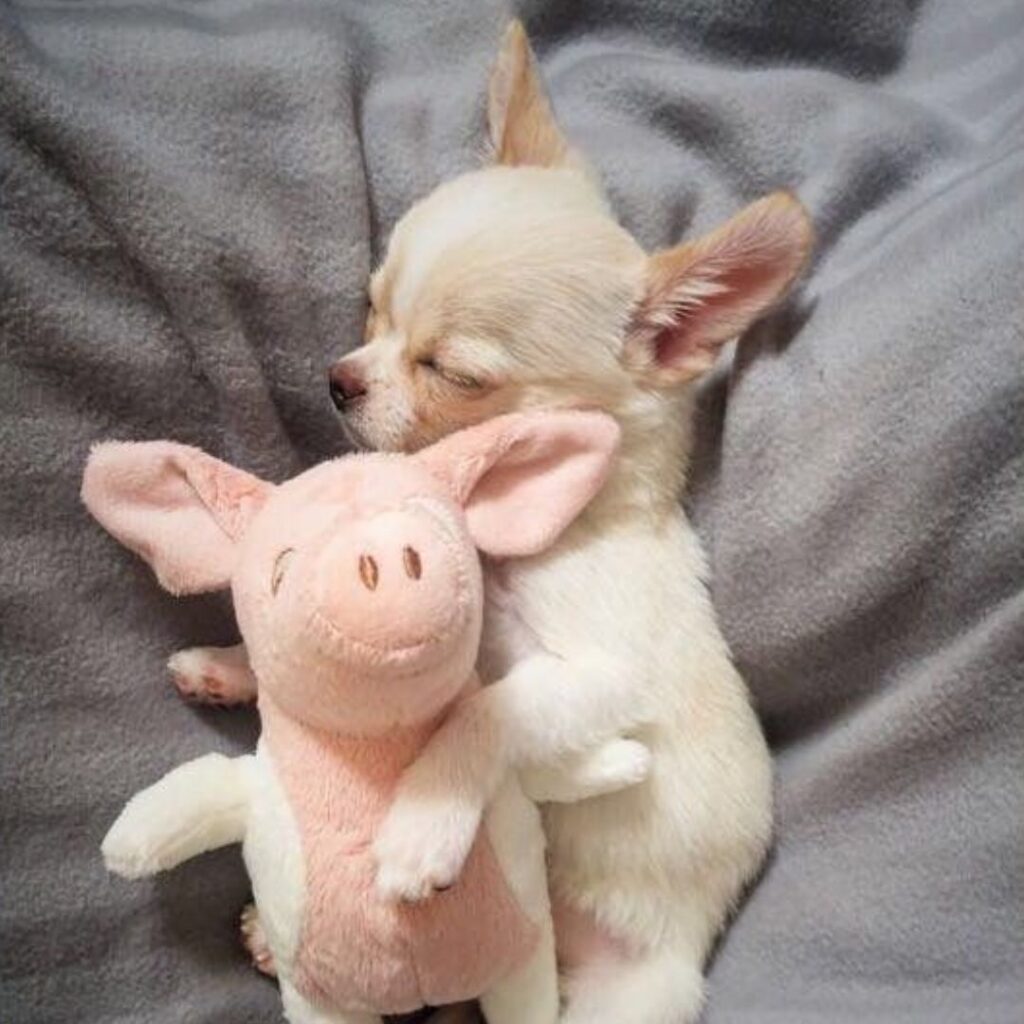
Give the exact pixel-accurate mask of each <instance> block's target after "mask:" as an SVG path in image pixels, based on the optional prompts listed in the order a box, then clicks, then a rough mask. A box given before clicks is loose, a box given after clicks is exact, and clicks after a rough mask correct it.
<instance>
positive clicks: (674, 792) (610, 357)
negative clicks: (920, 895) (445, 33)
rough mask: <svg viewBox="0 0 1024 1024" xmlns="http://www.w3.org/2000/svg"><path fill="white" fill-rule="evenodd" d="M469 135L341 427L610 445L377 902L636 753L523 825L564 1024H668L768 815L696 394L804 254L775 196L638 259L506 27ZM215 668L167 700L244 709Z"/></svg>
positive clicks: (340, 388)
mask: <svg viewBox="0 0 1024 1024" xmlns="http://www.w3.org/2000/svg"><path fill="white" fill-rule="evenodd" d="M488 112H489V121H490V133H491V139H492V142H493V146H494V157H493V162H492V163H491V164H490V166H488V167H486V168H485V169H482V170H479V171H475V172H471V173H468V174H465V175H463V176H462V177H459V178H457V179H455V180H453V181H451V182H449V183H447V184H445V185H443V186H441V187H440V188H438V189H437V190H436V191H435V192H433V193H432V194H431V195H429V196H428V197H427V198H426V199H424V200H423V201H422V202H420V203H419V204H418V205H416V206H415V207H414V208H413V209H412V210H410V211H409V213H408V214H407V215H406V216H405V217H404V218H403V219H402V221H401V222H400V223H399V224H398V225H397V227H396V229H395V231H394V234H393V236H392V239H391V242H390V246H389V249H388V253H387V257H386V259H385V261H384V263H383V265H382V266H381V268H380V269H379V270H378V271H377V272H376V273H375V274H374V275H373V279H372V282H371V287H370V296H371V303H372V311H371V314H370V317H369V321H368V325H367V339H366V344H364V345H363V346H362V347H361V348H360V349H358V350H356V351H355V352H353V353H351V354H350V355H349V356H347V357H345V358H344V359H343V360H341V362H339V363H337V364H336V365H335V366H334V367H333V368H332V370H331V391H332V395H333V397H334V400H335V403H336V404H337V405H338V407H339V409H340V410H341V412H342V414H343V417H344V421H345V425H346V428H347V429H348V431H349V433H350V434H351V435H352V437H353V438H355V439H356V440H357V441H358V442H359V443H361V444H364V445H367V446H370V447H375V448H383V449H394V450H413V449H417V448H420V447H422V446H424V445H426V444H428V443H430V442H432V441H434V440H436V439H437V438H439V437H441V436H443V435H445V434H447V433H449V432H451V431H453V430H455V429H457V428H459V427H462V426H466V425H469V424H471V423H476V422H478V421H480V420H483V419H485V418H487V417H490V416H494V415H496V414H499V413H504V412H509V411H512V410H517V409H525V408H536V407H592V408H600V409H603V410H606V411H608V412H610V413H611V414H613V415H614V416H615V417H616V418H617V419H618V421H619V423H620V425H621V428H622V438H623V442H622V453H621V457H620V460H619V463H618V467H617V469H616V470H615V471H614V472H613V474H612V477H611V478H610V480H609V482H608V484H607V485H606V487H605V489H604V491H603V492H602V494H601V495H599V496H598V498H597V500H596V501H595V502H594V503H593V504H592V505H591V506H590V508H589V509H588V510H587V511H586V512H585V513H584V514H583V516H581V518H580V519H579V520H578V521H577V522H576V523H575V524H574V525H573V526H572V527H571V528H570V529H569V530H568V531H567V532H566V533H565V535H564V536H563V537H562V538H561V540H560V541H559V542H558V543H557V545H556V546H555V547H554V548H553V549H552V550H550V551H548V552H546V553H544V554H542V555H539V556H537V557H535V558H532V559H527V560H524V561H520V562H516V563H514V564H513V563H502V562H495V563H492V564H491V565H490V566H489V567H488V570H487V573H488V575H487V587H488V612H487V620H486V624H485V651H486V653H485V657H484V659H483V664H482V665H481V668H482V670H483V675H484V678H485V679H489V680H493V682H492V684H491V685H490V686H487V687H485V688H484V689H483V690H482V691H481V692H480V693H479V694H478V695H477V696H476V697H474V698H473V699H472V700H471V701H469V702H467V704H466V705H465V706H464V708H463V709H462V711H461V713H460V714H458V715H456V716H455V717H454V718H453V719H452V720H451V721H450V722H449V723H448V724H447V726H446V727H445V728H444V729H443V730H442V731H441V732H440V733H439V734H438V736H437V737H436V739H435V741H434V742H433V743H432V744H431V745H430V746H429V747H428V748H427V750H426V752H425V754H424V755H423V757H422V758H421V759H420V760H419V761H418V762H417V763H416V764H414V765H413V767H412V768H411V769H410V770H409V771H408V773H407V775H406V776H405V778H404V780H403V782H402V783H401V786H400V791H399V796H398V799H397V801H396V803H395V806H394V809H393V811H392V814H391V817H390V819H389V820H388V822H387V823H386V825H385V827H384V829H383V830H382V833H381V837H380V839H379V841H378V843H377V846H376V855H377V859H378V864H379V871H378V886H379V888H380V890H381V893H382V895H384V896H385V897H386V898H401V899H421V898H424V897H427V896H428V895H429V894H430V892H431V891H432V890H433V889H435V888H442V887H444V886H446V885H448V884H450V883H451V881H452V880H453V879H454V878H456V877H457V875H458V873H459V870H460V868H461V867H462V863H463V860H464V858H465V856H466V853H467V851H468V850H469V848H470V845H471V843H472V839H473V836H474V835H475V832H476V828H477V824H478V822H479V820H480V815H481V810H482V808H483V807H484V805H485V804H486V803H487V801H488V799H489V798H490V797H491V796H492V795H493V792H494V789H495V787H496V786H497V784H498V782H499V780H500V779H501V778H502V775H503V774H504V772H505V771H506V770H507V769H508V768H509V767H519V768H522V769H530V768H531V766H532V767H533V768H534V769H536V770H537V771H539V772H541V773H542V775H543V778H544V783H545V787H546V788H545V789H544V794H545V795H551V791H552V786H553V785H554V783H553V780H554V779H555V778H557V772H558V766H559V764H561V763H568V761H566V759H570V758H572V757H573V756H574V755H576V754H579V753H581V752H584V751H587V750H590V749H592V748H594V747H595V745H596V744H598V743H600V742H601V741H603V740H605V739H608V738H612V737H616V736H620V737H630V738H632V739H634V740H638V741H639V742H640V744H642V745H643V746H644V747H646V749H647V751H649V752H650V755H651V763H650V770H649V773H648V774H647V777H646V779H645V780H644V781H643V782H641V783H640V784H639V785H636V786H633V787H632V788H628V789H625V790H622V791H620V792H616V793H610V794H607V795H602V796H598V797H595V798H593V799H589V800H584V801H581V802H579V803H575V804H551V805H549V806H547V807H546V808H545V811H544V821H545V827H546V832H547V839H548V844H549V862H550V880H551V888H552V895H553V899H554V902H555V904H556V907H557V916H556V922H557V939H558V945H559V953H560V959H561V964H562V970H563V986H564V992H565V1000H566V1001H565V1009H564V1016H563V1020H564V1021H565V1022H566V1024H687V1022H691V1021H693V1020H695V1018H696V1017H697V1016H698V1015H699V1012H700V1007H701V1005H702V1001H703V989H704V984H703V977H702V974H703V965H704V961H705V958H706V956H707V953H708V950H709V948H710V946H711V944H712V942H713V940H714V938H715V936H716V935H717V933H718V932H719V931H720V929H721V928H722V926H723V924H724V922H725V920H726V918H727V916H728V914H729V912H730V909H731V908H732V907H733V906H734V905H735V903H736V901H737V899H738V897H739V896H740V894H741V893H742V890H743V888H744V886H745V885H746V884H747V883H748V882H749V881H750V879H751V878H752V876H753V875H754V874H755V873H756V871H757V869H758V867H759V865H760V863H761V861H762V859H763V857H764V855H765V851H766V849H767V846H768V843H769V836H770V831H771V788H772V787H771V768H770V760H769V754H768V750H767V747H766V744H765V741H764V738H763V736H762V733H761V730H760V728H759V725H758V722H757V719H756V717H755V715H754V713H753V711H752V709H751V707H750V703H749V700H748V696H747V693H746V689H745V687H744V685H743V682H742V680H741V679H740V677H739V675H738V674H737V672H736V670H735V668H734V667H733V664H732V662H731V660H730V656H729V651H728V649H727V647H726V644H725V641H724V639H723V637H722V635H721V633H720V631H719V629H718V626H717V623H716V621H715V616H714V612H713V610H712V607H711V604H710V601H709V598H708V594H707V591H706V589H705V583H704V580H705V578H706V573H707V570H706V566H705V562H704V556H703V554H702V552H701V548H700V544H699V542H698V540H697V537H696V535H695V534H694V532H693V530H692V529H691V527H690V526H689V524H688V523H687V521H686V518H685V516H684V515H683V513H682V511H681V509H680V506H679V498H680V493H681V491H682V488H683V483H684V475H685V467H686V463H687V458H688V453H689V447H690V441H691V426H690V421H691V391H690V388H691V385H692V382H693V381H694V380H695V379H696V378H697V377H698V376H699V375H700V374H701V373H703V372H704V371H705V370H707V369H708V368H709V367H710V366H711V365H712V363H713V362H714V360H715V358H716V355H717V353H718V351H719V350H720V348H721V347H722V345H723V344H724V343H725V342H727V341H729V340H730V339H732V338H735V337H736V336H737V335H739V334H740V333H742V332H743V331H744V330H745V329H746V328H747V327H748V326H749V325H750V324H751V323H752V322H753V321H754V320H755V319H756V318H757V317H759V316H760V315H762V314H763V313H764V312H765V311H766V310H768V309H769V308H770V307H771V306H772V305H773V304H775V303H776V302H777V301H778V300H779V298H780V297H781V296H782V295H783V294H784V293H785V292H786V290H787V289H788V287H789V285H790V284H791V283H792V281H793V280H794V278H795V277H796V276H797V274H798V273H799V271H800V269H801V268H802V266H803V265H804V263H805V261H806V258H807V255H808V253H809V250H810V247H811V241H812V232H811V228H810V224H809V221H808V218H807V216H806V214H805V212H804V210H803V208H802V207H801V205H800V204H799V203H798V202H797V201H796V200H795V199H793V198H792V197H790V196H789V195H786V194H781V193H780V194H776V195H772V196H769V197H768V198H766V199H763V200H761V201H759V202H756V203H754V204H753V205H751V206H749V207H747V208H746V209H745V210H743V211H742V212H740V213H739V214H738V215H737V216H736V217H734V218H733V219H732V220H730V221H729V222H727V223H726V224H725V225H724V226H722V227H721V228H720V229H718V230H717V231H715V232H714V233H712V234H710V235H708V236H706V237H704V238H700V239H698V240H696V241H692V242H688V243H685V244H682V245H679V246H677V247H675V248H671V249H667V250H664V251H661V252H657V253H655V254H653V255H650V256H649V255H647V254H646V253H644V252H643V251H642V249H641V248H640V246H639V245H638V244H637V242H636V241H635V240H634V239H633V238H632V237H631V236H630V235H629V234H628V233H627V232H626V231H625V230H624V229H623V228H622V227H620V226H619V225H618V224H617V223H616V222H615V221H614V219H613V218H612V216H611V214H610V212H609V209H608V207H607V204H606V201H605V199H604V197H603V195H602V193H601V190H600V188H599V186H598V184H597V182H596V180H595V178H594V176H593V175H592V173H591V172H590V171H589V169H588V168H587V166H586V164H585V162H584V160H583V159H582V158H581V157H580V156H579V154H577V153H576V152H575V151H574V150H573V149H572V148H571V146H570V145H569V144H568V142H567V141H566V139H565V138H564V136H563V135H562V133H561V131H560V130H559V128H558V126H557V124H556V122H555V120H554V118H553V115H552V112H551V108H550V105H549V103H548V100H547V98H546V95H545V93H544V90H543V87H542V85H541V83H540V81H539V78H538V76H537V73H536V70H535V66H534V61H533V58H532V54H531V52H530V48H529V44H528V43H527V40H526V37H525V34H524V32H523V30H522V27H521V26H520V25H518V23H516V24H513V25H512V26H511V27H510V29H509V31H508V33H507V35H506V38H505V42H504V45H503V47H502V51H501V54H500V56H499V59H498V62H497V65H496V68H495V71H494V74H493V77H492V81H491V89H490V98H489V111H488ZM523 514H524V515H528V514H529V510H528V509H524V510H523ZM226 657H227V660H225V656H224V655H223V653H218V652H216V651H211V650H210V649H199V650H194V651H189V652H183V653H182V654H180V655H178V656H176V658H175V659H173V660H172V669H173V670H174V671H175V674H176V676H177V678H178V682H179V685H181V686H182V688H183V689H185V690H186V691H187V692H191V693H195V694H197V695H200V696H203V697H210V696H212V697H213V698H214V699H219V700H227V701H230V700H235V699H241V698H245V697H246V696H251V688H252V682H251V678H250V677H249V675H248V672H247V669H246V667H245V661H244V652H239V651H234V652H229V653H228V654H227V656H226ZM632 749H633V750H634V752H635V751H640V754H638V759H637V777H641V776H643V774H644V772H645V771H646V769H647V764H646V761H645V760H644V758H643V756H642V755H643V751H642V748H641V747H639V746H636V745H634V747H633V748H632ZM620 767H621V766H620ZM526 777H527V779H529V778H530V773H529V771H527V773H526ZM250 924H251V922H250Z"/></svg>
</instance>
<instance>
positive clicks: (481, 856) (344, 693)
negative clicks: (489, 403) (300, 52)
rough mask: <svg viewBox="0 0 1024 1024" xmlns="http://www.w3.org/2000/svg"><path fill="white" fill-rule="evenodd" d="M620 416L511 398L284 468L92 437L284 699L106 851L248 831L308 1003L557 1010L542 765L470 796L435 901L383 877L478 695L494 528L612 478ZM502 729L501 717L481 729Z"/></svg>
mask: <svg viewBox="0 0 1024 1024" xmlns="http://www.w3.org/2000/svg"><path fill="white" fill-rule="evenodd" d="M617 441H618V432H617V429H616V427H615V425H614V423H613V422H612V421H610V420H607V419H606V418H604V417H600V416H596V415H594V414H585V413H562V414H559V415H557V416H556V415H553V414H552V415H549V416H544V417H531V416H523V417H509V418H507V419H499V420H495V421H492V423H490V424H488V425H487V426H485V427H479V428H477V429H476V430H475V431H474V432H472V433H469V434H466V435H463V436H462V437H459V438H457V439H453V440H452V441H450V442H449V443H447V444H441V445H435V446H434V447H433V448H432V449H428V450H427V451H424V452H423V453H421V454H420V455H417V456H408V457H407V456H399V455H390V456H389V455H361V456H351V457H348V458H343V459H336V460H335V461H333V462H329V463H325V464H323V465H321V466H317V467H314V468H313V469H310V470H308V471H306V472H305V473H303V474H301V475H300V476H298V477H295V478H294V479H292V480H290V481H288V482H286V483H284V484H281V485H280V486H274V485H272V484H268V483H266V482H265V481H262V480H260V479H258V478H257V477H254V476H252V475H251V474H248V473H245V472H243V471H241V470H238V469H235V468H234V467H232V466H229V465H227V464H226V463H222V462H220V461H218V460H217V459H214V458H212V457H211V456H209V455H206V454H205V453H203V452H201V451H199V450H197V449H195V448H188V447H186V446H183V445H175V444H171V443H169V442H161V441H155V442H150V443H145V444H138V445H131V444H118V443H111V444H106V445H101V446H100V447H98V448H97V449H96V450H95V451H94V452H93V455H92V457H91V459H90V462H89V466H88V467H87V469H86V474H85V480H84V482H83V488H82V493H83V497H84V499H85V501H86V504H87V505H88V506H89V508H90V509H91V510H92V511H93V512H94V514H95V515H96V517H97V518H98V519H99V520H100V522H102V523H103V524H104V525H105V526H106V527H107V529H108V530H110V532H111V533H113V534H114V535H115V536H116V537H118V538H119V539H120V540H122V541H123V542H124V543H125V544H127V545H128V546H129V547H130V548H132V549H133V550H134V551H137V552H138V553H139V554H140V555H142V557H143V558H145V559H146V560H147V561H149V562H150V564H151V565H152V566H153V568H154V570H155V571H156V574H157V577H158V578H159V579H160V581H161V582H162V583H163V584H164V586H166V587H167V588H168V589H169V590H171V591H173V592H175V593H196V592H200V591H204V590H213V589H218V588H223V587H226V586H228V585H230V587H231V590H232V593H233V596H234V604H235V612H236V614H237V616H238V624H239V628H240V630H241V632H242V636H243V638H244V640H245V643H246V646H247V648H248V650H249V655H250V658H251V662H252V667H253V671H254V673H255V677H256V679H257V680H258V688H259V694H260V697H259V703H260V716H261V718H262V721H263V735H262V738H261V740H260V744H259V748H258V750H257V753H256V754H255V755H254V756H250V757H243V758H235V759H229V758H225V757H222V756H221V755H218V754H211V755H208V756H207V757H203V758H199V759H197V760H195V761H192V762H189V763H188V764H185V765H182V766H181V767H180V768H177V769H175V770H174V771H172V772H170V773H168V774H167V775H166V776H165V777H164V778H163V779H161V780H160V781H159V782H157V783H156V784H155V785H153V786H150V787H149V788H148V789H146V790H144V791H143V792H141V793H139V794H137V795H136V796H135V797H134V798H133V799H132V800H131V801H130V802H129V804H128V806H127V807H126V808H125V810H124V811H123V813H122V814H121V816H120V817H119V818H118V820H117V821H116V822H115V823H114V825H113V827H112V828H111V829H110V831H109V832H108V833H107V836H106V838H105V839H104V842H103V852H104V858H105V860H106V863H107V865H108V867H110V868H111V869H112V870H114V871H117V872H118V873H120V874H122V875H125V876H128V877H139V876H142V875H149V874H153V873H155V872H156V871H161V870H166V869H167V868H170V867H173V866H174V865H176V864H180V863H181V862H182V861H183V860H186V859H188V858H189V857H192V856H195V855H196V854H198V853H201V852H203V851H205V850H210V849H214V848H215V847H218V846H224V845H226V844H228V843H237V842H241V843H242V844H243V848H244V854H245V861H246V865H247V867H248V869H249V873H250V875H251V877H252V882H253V889H254V892H255V897H256V903H257V905H258V907H259V911H260V917H261V920H262V926H263V930H264V933H265V935H266V937H267V942H268V944H269V947H270V951H271V953H272V954H273V956H274V960H275V963H276V967H277V974H278V978H279V980H280V983H281V993H282V998H283V1002H284V1009H285V1014H286V1016H287V1018H288V1020H289V1021H291V1022H292V1024H379V1022H380V1020H381V1018H380V1015H381V1014H382V1013H394V1012H403V1011H407V1010H414V1009H417V1008H418V1007H420V1006H422V1005H424V1004H429V1003H435V1004H436V1003H446V1002H451V1001H455V1000H460V999H463V998H469V997H475V996H479V997H480V1000H481V1004H482V1007H483V1010H484V1014H485V1016H486V1017H487V1019H488V1021H489V1024H554V1021H555V1019H556V1017H557V1013H558V989H557V972H556V965H555V953H554V936H553V930H552V922H551V912H550V904H549V901H548V893H547V880H546V877H545V868H544V837H543V831H542V829H541V824H540V817H539V814H538V813H537V810H536V808H535V807H534V806H533V805H532V804H531V803H529V801H527V799H526V798H525V797H524V796H523V794H522V791H521V790H520V788H519V785H518V782H516V781H515V780H514V779H511V778H510V779H507V780H506V781H505V783H504V785H503V786H502V788H501V789H500V791H499V793H498V797H497V799H496V800H495V801H494V802H493V803H491V804H490V805H489V807H488V808H487V812H486V815H485V817H484V821H483V827H482V828H480V829H479V831H477V826H478V824H479V823H480V822H479V811H478V810H477V809H476V808H474V807H470V808H468V809H467V810H466V817H465V818H464V819H462V820H459V821H458V822H457V824H458V825H466V824H467V821H468V825H469V828H470V829H471V830H472V831H473V832H474V834H475V844H474V846H473V847H472V852H471V854H470V856H469V860H468V863H467V865H466V868H465V870H464V872H463V874H462V876H461V878H460V879H459V880H458V882H457V883H456V884H455V885H454V886H452V887H451V888H450V889H447V890H446V891H443V892H432V891H431V890H433V889H440V888H443V887H444V885H445V884H446V883H447V881H448V880H447V879H445V880H443V881H442V880H440V879H437V880H435V879H427V881H428V882H429V883H430V889H429V890H425V891H423V893H422V895H423V896H424V897H427V896H429V897H430V898H429V899H426V900H425V902H422V903H419V904H417V905H415V906H411V905H408V906H407V905H402V904H398V903H395V902H393V901H389V900H388V899H386V898H383V896H382V893H383V894H384V895H386V892H387V890H388V888H389V886H387V885H382V880H381V874H380V871H379V870H378V863H377V862H378V860H379V844H380V839H381V837H380V834H379V832H380V824H381V822H382V820H383V819H384V817H385V814H386V812H387V810H388V808H389V805H390V804H391V803H392V801H393V800H394V799H395V796H396V792H400V791H405V792H407V791H408V787H409V786H410V785H411V783H410V782H409V775H408V773H407V772H405V769H406V768H407V767H408V766H409V765H411V764H412V763H413V762H414V761H415V762H416V763H417V764H422V763H423V762H424V761H425V760H426V761H429V757H430V750H431V748H432V746H433V744H432V743H430V742H428V741H430V740H431V739H432V738H434V737H435V736H436V734H437V733H438V731H439V728H441V727H442V726H443V723H445V720H446V719H450V718H452V717H453V716H455V715H457V714H459V713H460V711H461V710H463V709H465V708H466V707H467V706H468V704H469V703H470V702H466V701H463V700H462V698H463V697H464V696H465V692H466V689H467V686H469V685H475V683H467V680H472V679H473V678H474V677H473V667H474V665H475V663H476V658H477V653H478V648H479V642H480V631H481V626H482V620H483V579H482V573H481V567H480V558H479V552H480V551H484V552H486V553H487V554H490V555H492V556H494V557H510V556H512V557H514V556H527V555H530V554H534V553H536V552H537V551H540V550H542V549H543V548H545V547H547V546H548V545H549V544H550V543H551V542H552V541H553V539H554V538H555V537H556V536H558V534H559V533H560V532H561V531H562V530H563V529H564V528H565V527H566V526H567V525H568V523H569V522H571V521H572V519H573V518H574V517H575V515H576V514H577V513H578V512H579V511H580V509H581V508H582V507H583V506H584V505H585V504H586V502H587V501H588V500H589V499H590V498H591V497H592V496H593V494H594V493H595V492H596V491H597V489H598V488H599V487H600V486H601V483H602V481H603V480H604V477H605V475H606V473H607V470H608V465H609V461H610V459H611V457H612V455H613V453H614V451H615V447H616V444H617ZM493 740H494V737H493V736H492V735H491V734H490V733H489V732H488V731H487V730H486V729H485V728H481V729H478V730H475V731H474V734H473V736H472V740H471V742H473V743H477V744H480V745H484V744H487V743H490V742H493ZM599 764H600V759H599ZM601 774H602V773H601V772H598V776H600V775H601ZM403 776H404V778H403ZM400 780H401V786H402V787H406V789H405V790H402V789H401V788H400ZM631 781H635V780H633V779H627V783H625V784H628V783H629V782H631ZM495 782H496V783H497V782H499V780H497V779H496V780H495ZM456 783H457V780H454V779H453V780H452V790H451V791H452V792H454V791H455V789H456ZM621 784H623V783H616V785H621ZM419 795H420V797H421V800H420V803H419V806H420V809H421V811H422V814H423V819H422V821H421V822H420V823H419V824H418V825H417V826H416V827H415V828H414V829H413V831H416V830H418V829H425V828H426V827H427V826H428V824H436V821H435V818H436V806H437V801H438V798H439V797H442V798H443V797H444V796H445V795H446V794H443V793H438V792H436V791H434V790H428V791H424V792H422V793H420V794H419ZM447 808H448V809H447V811H446V813H447V814H448V815H449V816H450V818H449V819H448V820H449V821H452V822H453V825H454V824H456V822H454V818H455V817H456V816H457V815H458V813H459V810H457V809H455V808H453V801H451V800H448V801H447ZM470 819H471V820H470ZM452 831H453V833H454V834H456V835H460V836H461V835H462V834H463V832H464V830H463V829H461V828H454V827H453V829H452ZM459 853H460V857H461V853H462V851H461V850H460V851H459Z"/></svg>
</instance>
